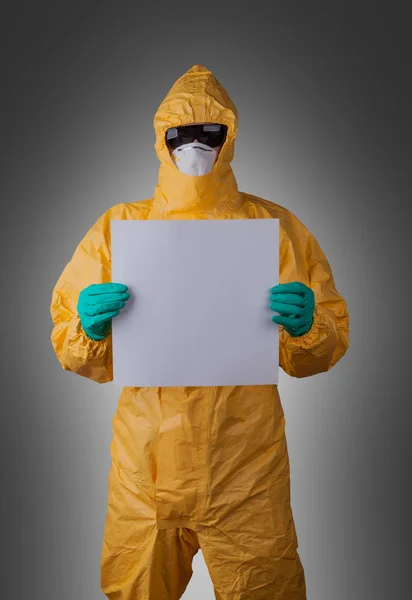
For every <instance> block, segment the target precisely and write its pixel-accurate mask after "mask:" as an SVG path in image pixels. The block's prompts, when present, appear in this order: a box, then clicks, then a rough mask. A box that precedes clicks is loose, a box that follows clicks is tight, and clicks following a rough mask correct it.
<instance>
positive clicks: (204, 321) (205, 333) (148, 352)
mask: <svg viewBox="0 0 412 600" xmlns="http://www.w3.org/2000/svg"><path fill="white" fill-rule="evenodd" d="M111 244H112V248H111V251H112V281H114V282H118V283H124V284H126V285H127V286H128V287H129V292H130V294H131V298H130V299H129V300H128V302H127V304H126V306H125V308H123V309H122V310H121V311H120V314H119V315H117V316H116V317H115V318H114V319H113V369H114V381H115V383H116V384H118V385H121V386H133V387H134V386H137V387H185V386H224V385H228V386H232V385H267V384H275V383H278V371H279V350H278V326H277V325H275V323H273V321H272V320H271V317H272V316H273V314H274V313H273V312H272V311H271V310H270V307H269V289H270V288H271V287H272V286H274V285H277V283H278V277H279V221H278V219H241V220H239V219H234V220H182V221H175V220H172V221H168V220H166V221H111Z"/></svg>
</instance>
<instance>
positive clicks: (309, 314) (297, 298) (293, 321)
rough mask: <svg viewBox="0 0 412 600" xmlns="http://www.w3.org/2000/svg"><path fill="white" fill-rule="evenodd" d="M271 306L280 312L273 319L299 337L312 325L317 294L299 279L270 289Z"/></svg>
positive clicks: (292, 334) (290, 333)
mask: <svg viewBox="0 0 412 600" xmlns="http://www.w3.org/2000/svg"><path fill="white" fill-rule="evenodd" d="M270 308H271V309H272V310H274V311H275V312H277V313H279V316H278V315H275V316H274V317H272V321H273V322H274V323H277V324H278V325H283V327H284V328H285V330H286V331H287V332H288V333H289V335H291V336H293V337H299V336H301V335H304V334H305V333H308V331H310V328H311V327H312V323H313V313H314V310H315V294H314V293H313V291H312V290H311V289H310V288H309V287H308V286H307V285H305V284H304V283H300V282H299V281H295V282H293V283H283V284H280V285H276V286H275V287H273V288H271V290H270Z"/></svg>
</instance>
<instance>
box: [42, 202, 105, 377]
mask: <svg viewBox="0 0 412 600" xmlns="http://www.w3.org/2000/svg"><path fill="white" fill-rule="evenodd" d="M110 281H111V254H110V217H109V214H108V212H107V213H106V214H104V215H103V216H102V217H100V219H99V220H98V221H97V222H96V223H95V225H93V227H92V228H91V229H90V230H89V231H88V233H87V234H86V235H85V237H84V238H83V240H82V241H81V242H80V244H79V245H78V247H77V248H76V251H75V252H74V254H73V257H72V259H71V261H70V262H69V263H68V265H67V266H66V267H65V269H64V270H63V273H62V274H61V276H60V278H59V280H58V281H57V283H56V285H55V287H54V289H53V294H52V301H51V306H50V313H51V318H52V321H53V331H52V334H51V342H52V345H53V348H54V351H55V353H56V356H57V358H58V360H59V362H60V364H61V366H62V368H63V369H65V370H67V371H72V372H73V373H77V374H78V375H81V376H83V377H88V378H89V379H92V380H93V381H96V382H98V383H106V382H109V381H112V379H113V363H112V334H111V333H110V334H109V336H108V337H107V338H105V339H104V340H101V341H94V340H91V339H90V338H88V337H87V335H86V334H85V333H84V331H83V329H82V326H81V323H80V318H79V316H78V314H77V300H78V297H79V294H80V292H81V290H82V289H83V288H85V287H87V286H89V285H91V284H92V283H108V282H110Z"/></svg>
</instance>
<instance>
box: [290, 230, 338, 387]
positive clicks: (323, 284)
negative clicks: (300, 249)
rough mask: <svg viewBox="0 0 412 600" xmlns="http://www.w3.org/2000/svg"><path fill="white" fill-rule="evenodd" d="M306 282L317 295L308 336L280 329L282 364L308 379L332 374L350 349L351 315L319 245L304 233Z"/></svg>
mask: <svg viewBox="0 0 412 600" xmlns="http://www.w3.org/2000/svg"><path fill="white" fill-rule="evenodd" d="M305 232H306V235H305V237H304V239H305V259H306V260H305V262H306V269H307V278H308V281H307V282H305V281H304V282H303V283H307V284H308V285H309V287H311V288H312V290H313V292H314V294H315V300H316V306H315V311H314V317H313V324H312V327H311V329H310V331H309V332H308V333H306V334H305V335H303V336H301V337H292V336H291V335H289V334H288V333H287V332H286V331H285V329H284V328H283V327H281V328H280V337H279V355H280V357H279V362H280V366H281V367H282V369H283V370H284V371H285V372H286V373H287V374H288V375H291V376H292V377H309V376H311V375H316V374H317V373H322V372H326V371H329V369H331V368H332V367H333V366H334V365H335V364H336V363H337V362H338V361H339V360H340V359H341V358H342V356H343V355H344V354H345V352H346V350H347V349H348V347H349V315H348V308H347V304H346V302H345V300H344V299H343V298H342V296H341V295H340V294H339V293H338V291H337V289H336V286H335V282H334V278H333V275H332V271H331V268H330V265H329V263H328V260H327V258H326V256H325V255H324V253H323V251H322V249H321V247H320V245H319V244H318V242H317V241H316V239H315V238H314V236H313V235H312V234H310V232H308V231H307V230H305Z"/></svg>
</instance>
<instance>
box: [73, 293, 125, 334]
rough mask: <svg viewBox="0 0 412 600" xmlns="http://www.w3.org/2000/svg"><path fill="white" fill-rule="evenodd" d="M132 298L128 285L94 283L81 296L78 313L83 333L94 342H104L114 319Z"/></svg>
mask: <svg viewBox="0 0 412 600" xmlns="http://www.w3.org/2000/svg"><path fill="white" fill-rule="evenodd" d="M129 298H130V294H128V292H127V285H123V284H122V283H93V284H92V285H89V286H88V287H86V288H84V290H82V291H81V292H80V294H79V300H78V302H77V312H78V313H79V317H80V321H81V324H82V328H83V331H84V332H85V334H86V335H87V337H89V338H90V339H92V340H103V339H104V338H105V337H107V336H108V335H109V333H110V329H111V326H112V318H113V317H115V316H116V315H118V314H119V312H120V310H121V309H122V308H123V307H124V306H125V305H126V301H127V300H128V299H129Z"/></svg>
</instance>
